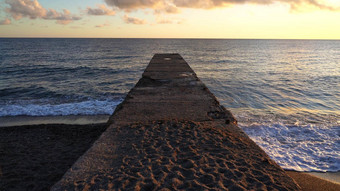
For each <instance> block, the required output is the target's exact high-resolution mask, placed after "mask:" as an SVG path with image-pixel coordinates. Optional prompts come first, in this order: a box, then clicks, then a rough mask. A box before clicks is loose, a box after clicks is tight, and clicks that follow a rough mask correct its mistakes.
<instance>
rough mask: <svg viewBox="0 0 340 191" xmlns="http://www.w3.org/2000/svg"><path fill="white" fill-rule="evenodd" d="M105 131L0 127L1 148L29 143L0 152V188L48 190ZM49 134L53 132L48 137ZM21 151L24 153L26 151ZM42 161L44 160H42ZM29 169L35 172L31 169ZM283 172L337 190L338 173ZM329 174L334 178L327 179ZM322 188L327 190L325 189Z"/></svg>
mask: <svg viewBox="0 0 340 191" xmlns="http://www.w3.org/2000/svg"><path fill="white" fill-rule="evenodd" d="M13 127H14V128H13ZM104 129H106V127H105V124H92V125H91V124H90V125H70V124H45V125H22V126H12V127H2V128H0V132H1V133H0V136H1V138H2V139H1V141H0V142H1V144H2V145H5V144H3V142H7V145H9V143H12V144H14V145H16V146H19V147H22V146H23V145H25V144H27V143H29V144H28V145H26V148H25V149H23V148H21V149H19V150H16V152H18V153H19V154H18V155H16V156H13V155H11V154H9V153H7V154H6V148H5V151H3V150H0V152H4V153H3V154H2V157H3V158H1V157H0V158H1V160H0V180H1V179H2V180H3V181H2V182H3V185H0V187H5V188H9V190H11V187H14V188H18V187H15V186H26V188H28V187H30V188H43V187H44V186H45V188H46V186H47V187H48V186H49V187H50V186H52V185H54V184H55V183H56V182H57V181H59V180H60V178H61V177H62V176H63V175H64V174H65V173H66V171H67V170H68V169H69V168H70V166H72V165H73V164H74V162H76V161H77V160H78V158H79V157H80V156H82V155H83V154H84V153H85V152H86V151H87V149H89V148H90V147H91V145H92V144H93V142H95V141H96V140H97V139H98V137H99V136H100V135H101V133H102V132H104ZM51 132H53V133H52V134H51ZM89 132H91V133H90V134H91V135H89ZM94 134H95V135H94ZM9 135H10V136H9ZM17 135H20V136H23V137H24V140H16V139H15V138H14V137H15V136H17ZM11 136H12V137H11ZM36 137H39V138H38V140H35V139H36ZM44 137H45V138H44ZM42 139H44V140H42ZM62 140H63V141H62ZM20 141H21V142H22V141H25V142H26V143H25V144H24V143H20ZM41 143H43V144H41ZM61 143H62V144H64V146H59V149H58V150H55V149H51V148H50V147H49V146H47V145H56V144H59V145H60V144H61ZM5 147H6V146H5ZM2 149H3V148H2ZM23 150H25V152H24V151H23ZM36 150H38V151H39V153H41V154H40V155H43V156H48V157H42V156H40V155H32V154H33V153H35V152H36ZM70 151H78V152H70ZM7 152H8V150H7ZM66 155H67V156H66ZM58 157H59V158H58ZM60 157H62V158H60ZM53 158H58V161H53V160H54V159H53ZM42 159H43V160H44V161H41V160H42ZM4 161H14V162H21V163H23V165H21V166H15V165H7V167H6V166H5V165H6V163H4ZM50 164H53V165H50ZM32 166H33V167H32ZM8 167H11V169H10V172H8ZM6 168H7V170H6ZM32 168H36V169H35V170H32ZM285 172H286V173H287V174H288V175H289V176H290V177H292V178H293V179H294V180H295V181H296V182H297V183H298V184H299V185H300V186H301V187H302V188H303V189H302V190H308V188H309V187H308V186H310V185H312V186H313V189H314V190H315V189H317V188H320V185H322V189H321V188H320V189H319V190H322V191H325V190H338V189H339V188H340V183H339V182H336V179H334V177H339V176H340V171H339V172H326V173H315V172H297V171H291V170H285ZM20 173H21V174H20ZM22 173H24V174H22ZM330 175H331V176H332V177H333V179H332V178H330ZM29 177H33V178H29ZM46 178H47V179H46ZM338 181H339V180H338ZM0 182H1V181H0ZM18 182H20V183H18ZM325 186H326V188H327V189H324V188H325ZM316 187H317V188H316ZM304 188H305V189H304Z"/></svg>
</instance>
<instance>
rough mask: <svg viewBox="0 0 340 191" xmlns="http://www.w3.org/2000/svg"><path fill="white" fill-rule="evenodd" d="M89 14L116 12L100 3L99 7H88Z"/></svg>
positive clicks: (111, 13)
mask: <svg viewBox="0 0 340 191" xmlns="http://www.w3.org/2000/svg"><path fill="white" fill-rule="evenodd" d="M86 12H87V14H88V15H96V16H99V15H115V14H116V12H115V11H113V10H111V9H109V8H107V7H106V6H105V5H98V6H97V8H90V7H88V8H87V9H86Z"/></svg>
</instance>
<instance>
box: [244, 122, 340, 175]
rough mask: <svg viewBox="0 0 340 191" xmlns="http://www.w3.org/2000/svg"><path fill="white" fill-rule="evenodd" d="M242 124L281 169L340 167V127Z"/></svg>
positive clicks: (330, 169)
mask: <svg viewBox="0 0 340 191" xmlns="http://www.w3.org/2000/svg"><path fill="white" fill-rule="evenodd" d="M239 126H240V127H241V128H242V129H243V130H244V131H245V132H246V133H247V134H248V136H249V137H250V138H251V139H252V140H253V141H254V142H256V143H257V144H258V145H259V146H260V147H261V148H262V149H263V150H264V151H265V152H266V153H267V154H268V155H269V156H270V157H271V158H272V159H273V160H275V161H276V162H277V163H278V164H279V165H280V166H281V167H282V168H284V169H287V170H295V171H319V172H337V171H339V170H340V161H339V158H340V126H339V125H335V126H325V125H313V124H308V125H285V124H283V123H272V124H265V125H263V124H258V123H253V124H242V123H239Z"/></svg>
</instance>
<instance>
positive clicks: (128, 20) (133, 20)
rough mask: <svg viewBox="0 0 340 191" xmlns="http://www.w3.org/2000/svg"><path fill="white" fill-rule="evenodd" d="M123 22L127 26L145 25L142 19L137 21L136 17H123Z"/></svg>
mask: <svg viewBox="0 0 340 191" xmlns="http://www.w3.org/2000/svg"><path fill="white" fill-rule="evenodd" d="M123 19H124V22H125V23H127V24H136V25H144V24H146V21H145V20H143V19H139V18H136V17H129V16H128V15H124V17H123Z"/></svg>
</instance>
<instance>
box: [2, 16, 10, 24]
mask: <svg viewBox="0 0 340 191" xmlns="http://www.w3.org/2000/svg"><path fill="white" fill-rule="evenodd" d="M9 24H11V20H9V18H5V19H4V20H2V21H0V25H9Z"/></svg>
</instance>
